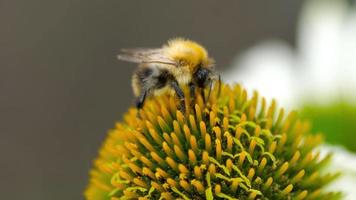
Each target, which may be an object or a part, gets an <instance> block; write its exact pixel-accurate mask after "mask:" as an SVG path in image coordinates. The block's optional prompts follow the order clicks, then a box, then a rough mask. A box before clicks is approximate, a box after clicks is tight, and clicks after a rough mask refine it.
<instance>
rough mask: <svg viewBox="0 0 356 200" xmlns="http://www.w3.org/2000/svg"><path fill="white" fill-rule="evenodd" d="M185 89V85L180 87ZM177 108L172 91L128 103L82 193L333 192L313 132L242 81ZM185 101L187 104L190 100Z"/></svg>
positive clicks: (319, 195)
mask: <svg viewBox="0 0 356 200" xmlns="http://www.w3.org/2000/svg"><path fill="white" fill-rule="evenodd" d="M185 93H186V96H187V97H188V98H187V99H191V98H189V91H188V89H187V88H185ZM195 95H196V99H197V101H196V104H195V105H191V106H187V111H186V112H185V113H182V112H180V111H179V110H178V109H177V108H178V107H179V106H178V105H179V101H178V100H177V99H176V98H175V97H174V96H170V95H169V94H167V95H163V96H162V97H160V98H152V99H150V100H148V101H147V102H146V104H145V106H144V108H143V109H142V110H141V111H140V117H137V110H136V109H134V108H130V109H129V110H128V112H127V113H126V115H125V116H124V121H122V122H119V123H117V125H116V128H115V129H113V130H111V131H110V132H109V134H108V136H107V139H106V140H105V141H104V144H103V145H102V147H101V149H100V150H99V152H100V153H99V156H98V158H97V159H96V161H95V162H94V166H93V169H92V170H91V172H90V179H89V184H88V186H87V189H86V190H85V197H86V199H88V200H104V199H111V200H116V199H261V200H262V199H298V200H302V199H333V198H334V197H335V198H336V197H337V196H338V193H334V192H330V191H328V190H327V189H325V188H326V187H324V186H325V185H327V184H328V183H330V182H331V181H332V180H333V179H335V178H336V177H337V173H335V174H332V173H331V174H324V173H323V171H322V168H323V167H324V166H325V163H326V162H327V161H328V160H330V155H327V156H325V157H321V156H319V154H318V152H317V151H316V150H315V148H316V147H317V145H318V144H319V143H320V142H321V137H320V136H318V135H312V134H308V133H309V132H310V131H309V125H308V123H306V122H303V121H301V120H299V119H298V116H297V114H296V113H295V112H291V113H289V114H288V113H285V111H284V109H282V108H278V107H277V104H276V101H272V102H271V103H270V104H268V102H267V101H266V100H265V99H264V98H261V97H259V95H258V93H257V92H254V93H253V94H252V96H249V95H248V93H247V91H246V90H245V89H244V88H243V87H241V86H240V85H234V86H229V85H225V84H222V89H221V93H220V95H218V89H217V88H214V89H213V91H212V93H211V95H210V97H209V99H208V100H207V101H206V102H205V103H204V101H202V97H201V96H200V94H198V93H197V94H195ZM187 104H189V103H187Z"/></svg>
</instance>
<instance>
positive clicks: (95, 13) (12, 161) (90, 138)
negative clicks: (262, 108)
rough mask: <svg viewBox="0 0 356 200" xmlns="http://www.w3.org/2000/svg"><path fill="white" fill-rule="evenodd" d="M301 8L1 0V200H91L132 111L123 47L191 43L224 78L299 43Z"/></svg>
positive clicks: (289, 4)
mask: <svg viewBox="0 0 356 200" xmlns="http://www.w3.org/2000/svg"><path fill="white" fill-rule="evenodd" d="M302 2H303V1H296V0H270V1H257V0H250V1H212V0H205V1H188V0H186V1H173V0H168V1H167V0H159V1H138V0H130V1H120V0H104V1H99V0H97V1H92V0H87V1H83V0H74V1H69V0H62V1H45V0H32V1H28V0H26V1H25V0H22V1H21V0H13V1H10V0H1V1H0V136H1V138H0V199H11V200H12V199H31V200H32V199H33V200H38V199H48V200H49V199H51V200H57V199H58V200H63V199H83V197H82V193H83V190H84V189H85V187H86V184H87V181H88V171H89V169H90V167H91V164H92V160H93V159H94V158H95V157H96V156H97V150H98V148H99V146H100V145H101V143H102V141H103V140H104V138H105V137H106V133H107V130H108V129H110V128H112V127H113V126H114V123H115V122H116V121H118V120H120V119H121V116H122V114H123V113H124V112H125V111H126V109H127V108H128V106H130V105H132V104H133V95H132V92H131V85H130V78H131V73H132V72H133V70H134V69H135V67H134V65H132V64H128V63H124V62H120V61H118V60H116V54H117V53H118V51H119V49H120V48H124V47H140V46H142V47H155V46H160V45H161V44H162V43H164V42H165V41H166V40H167V39H169V38H172V37H176V36H183V37H187V38H190V39H193V40H196V41H198V42H200V43H202V44H203V45H205V46H206V47H207V49H208V50H209V52H210V54H211V55H212V56H213V57H214V58H215V59H216V61H217V67H218V70H223V69H224V68H227V67H228V66H229V64H230V62H231V61H232V59H233V58H234V56H235V55H237V54H238V53H239V52H241V51H243V50H245V49H246V48H248V47H250V46H252V45H254V44H255V43H257V42H259V41H261V40H264V39H267V38H278V39H282V40H284V41H286V42H288V43H290V44H291V45H294V38H295V35H294V34H295V29H296V23H297V17H298V13H299V10H300V8H301V4H302Z"/></svg>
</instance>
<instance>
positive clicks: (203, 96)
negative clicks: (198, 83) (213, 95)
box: [200, 88, 206, 104]
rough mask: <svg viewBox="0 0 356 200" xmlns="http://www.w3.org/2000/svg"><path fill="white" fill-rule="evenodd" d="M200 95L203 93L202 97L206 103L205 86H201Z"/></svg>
mask: <svg viewBox="0 0 356 200" xmlns="http://www.w3.org/2000/svg"><path fill="white" fill-rule="evenodd" d="M200 95H201V98H202V99H203V102H204V104H205V101H206V100H205V91H204V88H200Z"/></svg>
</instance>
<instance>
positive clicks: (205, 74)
mask: <svg viewBox="0 0 356 200" xmlns="http://www.w3.org/2000/svg"><path fill="white" fill-rule="evenodd" d="M194 81H195V84H197V86H198V87H200V88H204V87H206V86H207V85H208V84H209V82H210V81H211V79H210V71H209V70H208V69H205V68H199V69H198V70H197V71H196V72H195V73H194Z"/></svg>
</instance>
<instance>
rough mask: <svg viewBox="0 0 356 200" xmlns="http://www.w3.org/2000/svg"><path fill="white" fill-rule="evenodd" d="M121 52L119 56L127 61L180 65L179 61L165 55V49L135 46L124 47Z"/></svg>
mask: <svg viewBox="0 0 356 200" xmlns="http://www.w3.org/2000/svg"><path fill="white" fill-rule="evenodd" d="M121 52H122V53H121V54H119V55H118V56H117V58H118V59H119V60H123V61H127V62H134V63H163V64H170V65H175V66H177V65H178V63H176V62H175V61H173V60H171V59H169V58H168V57H167V56H165V55H164V51H163V49H150V48H135V49H122V50H121Z"/></svg>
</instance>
